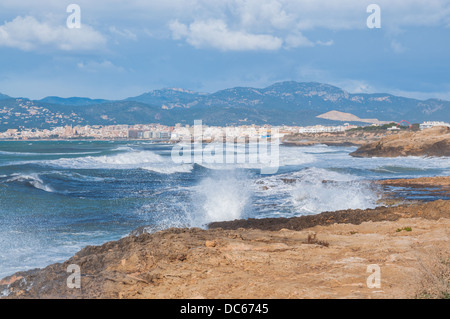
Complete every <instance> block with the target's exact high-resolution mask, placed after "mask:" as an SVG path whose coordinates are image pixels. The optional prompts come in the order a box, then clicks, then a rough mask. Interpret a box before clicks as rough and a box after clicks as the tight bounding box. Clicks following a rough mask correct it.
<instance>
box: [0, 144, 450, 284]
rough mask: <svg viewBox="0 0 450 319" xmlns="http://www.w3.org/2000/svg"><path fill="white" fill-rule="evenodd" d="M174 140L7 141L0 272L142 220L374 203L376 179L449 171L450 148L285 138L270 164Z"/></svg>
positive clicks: (65, 254)
mask: <svg viewBox="0 0 450 319" xmlns="http://www.w3.org/2000/svg"><path fill="white" fill-rule="evenodd" d="M205 147H206V146H205ZM172 148H173V145H172V144H169V143H162V142H152V141H144V140H141V141H94V140H70V141H0V278H3V277H5V276H8V275H11V274H13V273H15V272H18V271H24V270H29V269H33V268H42V267H45V266H47V265H49V264H52V263H56V262H63V261H64V260H66V259H68V258H69V257H71V256H73V255H74V254H75V253H76V252H78V251H79V250H80V249H82V248H83V247H86V246H88V245H101V244H103V243H105V242H108V241H111V240H118V239H120V238H123V237H125V236H127V235H128V234H130V232H131V231H132V230H134V229H136V228H138V227H142V226H148V227H147V230H148V231H158V230H163V229H167V228H170V227H200V228H207V225H208V223H210V222H213V221H226V220H234V219H241V218H264V217H293V216H301V215H308V214H317V213H320V212H323V211H334V210H341V209H357V208H359V209H366V208H374V207H376V206H378V205H380V196H381V195H380V189H379V186H375V184H374V183H371V182H370V181H372V180H375V179H390V178H410V177H423V176H438V175H450V158H448V157H442V158H433V157H402V158H354V157H351V156H350V155H349V153H351V152H352V151H354V150H355V149H356V148H355V147H338V146H326V145H315V146H305V147H295V146H285V145H279V155H278V156H279V163H278V164H279V167H278V170H277V172H276V173H272V174H262V172H261V170H260V169H259V168H258V167H255V166H253V165H252V164H246V163H240V164H238V163H229V164H221V163H203V162H200V163H198V162H194V163H177V162H176V161H174V160H173V156H172ZM245 148H246V145H245V144H243V145H237V147H236V153H239V152H245ZM193 152H194V150H193ZM405 194H406V195H405V196H407V197H408V196H409V198H410V199H412V200H433V199H436V198H435V195H429V194H423V193H420V192H416V193H415V192H406V193H405Z"/></svg>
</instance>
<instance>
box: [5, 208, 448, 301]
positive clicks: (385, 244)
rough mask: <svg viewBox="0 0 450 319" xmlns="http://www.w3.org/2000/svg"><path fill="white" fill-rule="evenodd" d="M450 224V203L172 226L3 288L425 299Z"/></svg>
mask: <svg viewBox="0 0 450 319" xmlns="http://www.w3.org/2000/svg"><path fill="white" fill-rule="evenodd" d="M449 226H450V201H436V202H430V203H426V204H417V205H411V206H407V205H403V206H398V207H391V208H386V207H381V208H377V209H371V210H354V211H353V210H345V211H339V212H328V213H322V214H319V215H315V216H301V217H295V218H289V219H283V218H271V219H267V220H248V221H234V222H223V223H214V224H212V225H211V226H210V229H208V230H203V229H198V228H193V229H176V228H172V229H168V230H164V231H160V232H156V233H153V234H146V233H144V234H141V235H139V236H128V237H125V238H123V239H121V240H118V241H113V242H108V243H106V244H104V245H102V246H98V247H97V246H95V247H94V246H88V247H86V248H84V249H82V250H81V251H80V252H78V253H77V254H76V255H75V256H73V257H72V258H70V259H69V260H67V261H66V262H64V263H59V264H53V265H50V266H48V267H46V268H44V269H36V270H31V271H26V272H19V273H16V274H14V275H13V276H9V277H7V278H4V279H3V280H1V281H0V296H3V297H4V298H408V297H415V296H417V294H420V293H422V291H423V287H424V286H423V285H422V280H424V278H425V277H424V275H423V273H427V272H430V271H431V270H430V269H432V268H427V267H428V266H426V262H428V261H430V260H435V259H436V260H442V258H441V257H440V255H439V254H442V253H445V254H447V253H449V245H448V243H449V237H448V236H449V234H448V229H449ZM242 227H245V228H248V229H243V228H242ZM445 258H447V257H445ZM69 265H77V266H79V269H80V271H81V288H79V289H78V288H69V287H68V286H67V280H68V279H69V276H70V275H71V273H70V272H68V271H67V270H68V267H69ZM369 265H378V266H379V267H380V269H381V275H382V281H381V287H378V288H373V287H372V288H371V287H369V286H368V284H367V278H368V276H369V275H370V274H371V273H369V272H368V266H369ZM424 265H425V266H424ZM433 265H434V264H433ZM433 265H431V266H430V267H434V266H433ZM422 268H424V270H423V269H422ZM425 279H426V278H425ZM444 280H446V279H444ZM427 287H428V286H427ZM433 287H434V286H433ZM436 287H437V288H436V289H437V291H440V290H441V288H440V287H438V286H436ZM427 289H428V288H427ZM427 293H428V292H427ZM427 296H428V295H427Z"/></svg>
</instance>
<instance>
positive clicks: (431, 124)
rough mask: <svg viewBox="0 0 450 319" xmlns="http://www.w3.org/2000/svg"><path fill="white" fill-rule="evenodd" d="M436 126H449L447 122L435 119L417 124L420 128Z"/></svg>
mask: <svg viewBox="0 0 450 319" xmlns="http://www.w3.org/2000/svg"><path fill="white" fill-rule="evenodd" d="M436 126H444V127H449V128H450V124H449V123H445V122H437V121H427V122H423V123H422V124H420V125H419V127H420V129H421V130H423V129H426V128H431V127H436Z"/></svg>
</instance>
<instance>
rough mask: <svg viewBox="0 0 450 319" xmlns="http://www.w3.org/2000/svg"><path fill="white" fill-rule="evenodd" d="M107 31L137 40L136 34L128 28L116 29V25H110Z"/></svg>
mask: <svg viewBox="0 0 450 319" xmlns="http://www.w3.org/2000/svg"><path fill="white" fill-rule="evenodd" d="M109 31H110V32H111V33H113V34H117V35H119V36H121V37H123V38H125V39H129V40H133V41H137V39H138V38H137V35H136V34H135V33H134V32H132V31H130V30H128V29H123V30H118V29H117V28H116V27H114V26H112V27H109ZM144 32H145V31H144Z"/></svg>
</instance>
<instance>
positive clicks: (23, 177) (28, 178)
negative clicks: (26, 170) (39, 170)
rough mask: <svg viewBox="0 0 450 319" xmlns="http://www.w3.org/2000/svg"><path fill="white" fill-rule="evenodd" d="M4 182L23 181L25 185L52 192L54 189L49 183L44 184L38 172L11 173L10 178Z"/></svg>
mask: <svg viewBox="0 0 450 319" xmlns="http://www.w3.org/2000/svg"><path fill="white" fill-rule="evenodd" d="M5 182H6V183H12V182H16V183H23V184H25V185H28V186H31V187H34V188H37V189H40V190H43V191H46V192H49V193H53V192H54V191H55V190H54V189H53V188H52V187H50V186H49V185H47V184H45V183H44V182H43V181H42V179H41V178H40V177H39V175H38V174H11V176H10V178H9V179H7V180H6V181H5Z"/></svg>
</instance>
